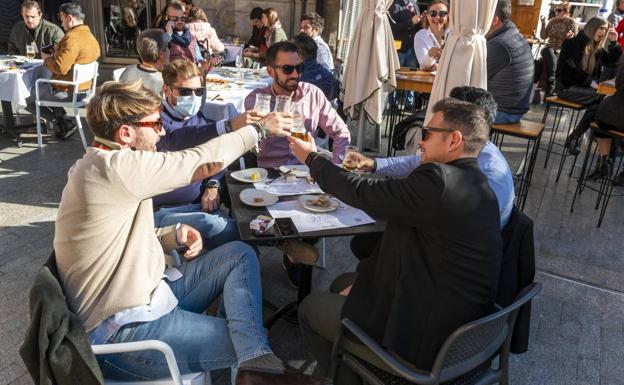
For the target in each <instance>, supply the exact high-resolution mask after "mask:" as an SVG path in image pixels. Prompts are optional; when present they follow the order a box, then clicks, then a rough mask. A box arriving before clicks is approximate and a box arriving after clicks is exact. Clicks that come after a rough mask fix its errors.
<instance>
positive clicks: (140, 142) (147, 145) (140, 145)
mask: <svg viewBox="0 0 624 385" xmlns="http://www.w3.org/2000/svg"><path fill="white" fill-rule="evenodd" d="M158 139H159V140H160V138H158ZM159 140H157V141H156V142H155V143H151V142H150V141H148V140H145V138H144V137H142V136H137V138H136V140H135V142H134V146H132V149H134V150H137V151H152V152H154V151H156V143H158V142H159Z"/></svg>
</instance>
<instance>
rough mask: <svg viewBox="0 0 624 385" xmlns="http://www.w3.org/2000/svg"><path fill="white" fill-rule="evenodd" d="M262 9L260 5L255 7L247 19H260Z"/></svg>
mask: <svg viewBox="0 0 624 385" xmlns="http://www.w3.org/2000/svg"><path fill="white" fill-rule="evenodd" d="M262 11H263V9H262V8H260V7H255V8H254V9H252V10H251V12H250V13H249V20H262Z"/></svg>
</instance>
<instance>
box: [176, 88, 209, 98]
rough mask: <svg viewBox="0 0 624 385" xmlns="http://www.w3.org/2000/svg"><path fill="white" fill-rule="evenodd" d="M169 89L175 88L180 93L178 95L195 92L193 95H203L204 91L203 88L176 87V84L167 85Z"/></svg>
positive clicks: (187, 94) (189, 94)
mask: <svg viewBox="0 0 624 385" xmlns="http://www.w3.org/2000/svg"><path fill="white" fill-rule="evenodd" d="M168 87H169V88H171V89H174V88H176V89H177V90H178V92H179V93H180V96H191V95H193V94H195V96H204V93H205V92H206V89H205V88H202V87H200V88H187V87H177V86H168Z"/></svg>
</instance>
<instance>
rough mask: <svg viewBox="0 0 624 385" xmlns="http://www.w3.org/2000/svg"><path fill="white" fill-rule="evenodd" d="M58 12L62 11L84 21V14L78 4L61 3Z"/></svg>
mask: <svg viewBox="0 0 624 385" xmlns="http://www.w3.org/2000/svg"><path fill="white" fill-rule="evenodd" d="M59 12H63V13H64V14H66V15H70V16H73V17H74V18H75V19H76V20H78V21H81V22H82V21H84V19H85V14H84V12H83V11H82V7H81V6H80V4H74V3H63V4H61V6H60V7H59Z"/></svg>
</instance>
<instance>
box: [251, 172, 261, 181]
mask: <svg viewBox="0 0 624 385" xmlns="http://www.w3.org/2000/svg"><path fill="white" fill-rule="evenodd" d="M261 178H262V177H261V176H260V173H259V172H258V171H256V172H253V173H252V174H251V175H249V179H251V180H253V181H257V180H260V179H261Z"/></svg>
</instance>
